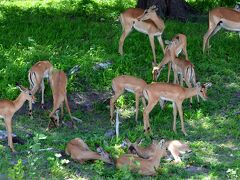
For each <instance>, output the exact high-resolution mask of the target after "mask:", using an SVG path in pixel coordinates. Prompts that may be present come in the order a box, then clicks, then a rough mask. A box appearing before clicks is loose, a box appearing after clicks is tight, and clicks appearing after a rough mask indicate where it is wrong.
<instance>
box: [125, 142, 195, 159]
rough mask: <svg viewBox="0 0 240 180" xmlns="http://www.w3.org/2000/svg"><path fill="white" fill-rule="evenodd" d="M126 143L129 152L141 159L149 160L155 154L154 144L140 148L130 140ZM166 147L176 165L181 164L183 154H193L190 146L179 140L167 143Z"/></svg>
mask: <svg viewBox="0 0 240 180" xmlns="http://www.w3.org/2000/svg"><path fill="white" fill-rule="evenodd" d="M126 143H127V145H128V149H129V151H130V152H134V153H136V154H137V155H138V156H139V157H141V158H144V159H148V158H150V157H151V156H153V154H154V144H151V145H149V146H148V147H141V146H139V143H136V142H135V143H131V142H130V141H129V140H128V139H126ZM164 146H165V147H166V148H167V150H168V151H169V152H170V153H171V155H172V156H173V158H174V162H175V163H178V162H181V158H180V155H181V154H184V153H186V152H187V153H189V152H191V149H190V148H189V147H188V145H187V144H184V143H182V142H181V141H179V140H170V141H166V142H165V144H164Z"/></svg>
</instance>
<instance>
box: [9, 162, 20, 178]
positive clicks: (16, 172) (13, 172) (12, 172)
mask: <svg viewBox="0 0 240 180" xmlns="http://www.w3.org/2000/svg"><path fill="white" fill-rule="evenodd" d="M8 177H10V178H11V179H13V180H22V179H24V166H23V164H22V160H21V159H19V160H18V162H17V164H16V165H14V166H13V168H11V169H9V170H8Z"/></svg>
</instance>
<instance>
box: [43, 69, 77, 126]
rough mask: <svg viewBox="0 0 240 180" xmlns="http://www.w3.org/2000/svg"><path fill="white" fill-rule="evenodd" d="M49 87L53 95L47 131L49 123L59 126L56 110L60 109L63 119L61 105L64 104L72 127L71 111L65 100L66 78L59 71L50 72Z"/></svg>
mask: <svg viewBox="0 0 240 180" xmlns="http://www.w3.org/2000/svg"><path fill="white" fill-rule="evenodd" d="M49 79H50V86H51V89H52V94H53V110H52V112H51V113H50V114H49V117H50V119H51V120H50V121H49V124H48V129H49V128H50V123H51V121H52V122H53V124H54V125H55V127H58V126H59V116H58V109H59V108H60V107H61V119H63V115H64V114H63V113H64V112H63V104H64V102H65V104H66V107H67V111H68V113H69V116H70V118H71V121H72V125H73V126H74V122H73V117H72V115H71V111H70V108H69V105H68V99H67V76H66V74H65V73H64V72H63V71H61V70H55V71H52V73H51V74H50V77H49Z"/></svg>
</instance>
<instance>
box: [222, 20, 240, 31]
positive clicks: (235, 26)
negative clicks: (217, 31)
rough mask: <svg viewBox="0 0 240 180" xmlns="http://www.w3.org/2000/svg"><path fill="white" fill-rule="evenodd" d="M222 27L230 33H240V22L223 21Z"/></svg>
mask: <svg viewBox="0 0 240 180" xmlns="http://www.w3.org/2000/svg"><path fill="white" fill-rule="evenodd" d="M220 26H221V27H222V28H224V29H226V30H229V31H240V22H238V23H236V22H232V21H226V22H225V21H223V22H222V23H221V24H220Z"/></svg>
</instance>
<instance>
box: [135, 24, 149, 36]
mask: <svg viewBox="0 0 240 180" xmlns="http://www.w3.org/2000/svg"><path fill="white" fill-rule="evenodd" d="M133 27H134V28H135V29H136V30H137V31H139V32H142V33H144V34H148V32H147V29H144V28H140V27H138V26H137V25H135V24H134V25H133Z"/></svg>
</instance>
